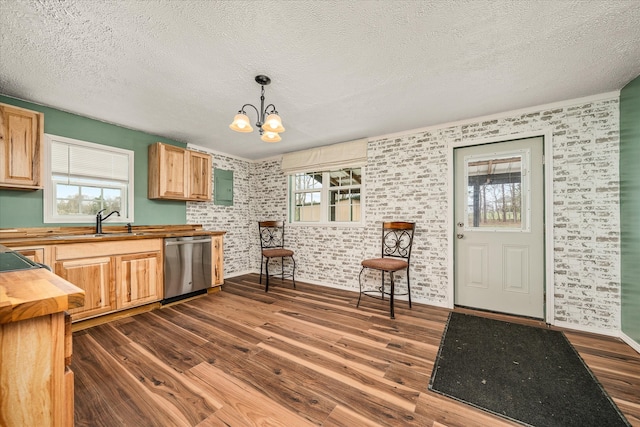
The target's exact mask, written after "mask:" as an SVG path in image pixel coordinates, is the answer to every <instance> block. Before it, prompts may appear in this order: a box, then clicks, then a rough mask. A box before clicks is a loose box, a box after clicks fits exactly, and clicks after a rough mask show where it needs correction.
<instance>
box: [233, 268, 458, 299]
mask: <svg viewBox="0 0 640 427" xmlns="http://www.w3.org/2000/svg"><path fill="white" fill-rule="evenodd" d="M250 273H255V274H260V271H259V270H247V271H243V272H239V273H231V274H229V275H228V276H225V277H229V278H232V277H236V276H241V275H243V274H250ZM296 280H299V281H301V282H304V283H309V284H310V285H317V286H324V287H325V288H332V289H340V290H342V291H349V292H353V293H354V294H356V295H357V294H358V291H357V290H356V289H354V288H348V287H346V286H339V285H335V284H331V283H326V282H321V281H318V280H312V279H307V278H304V277H299V276H298V275H296ZM398 300H400V301H409V299H408V297H407V296H406V295H405V296H399V297H396V301H398ZM411 302H412V303H413V302H417V303H418V304H426V305H431V306H434V307H441V308H449V306H448V305H447V303H446V302H439V301H429V300H426V299H424V298H417V299H416V298H412V299H411Z"/></svg>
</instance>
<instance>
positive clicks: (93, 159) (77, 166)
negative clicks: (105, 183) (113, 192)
mask: <svg viewBox="0 0 640 427" xmlns="http://www.w3.org/2000/svg"><path fill="white" fill-rule="evenodd" d="M51 160H52V161H51V171H52V172H53V173H54V174H56V175H67V176H76V177H92V178H102V179H109V180H117V181H125V182H126V181H128V180H129V156H128V155H127V154H121V153H114V152H113V151H108V150H101V149H99V148H95V147H91V148H89V147H83V146H78V145H71V144H68V143H65V142H60V141H51Z"/></svg>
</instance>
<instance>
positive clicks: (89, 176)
mask: <svg viewBox="0 0 640 427" xmlns="http://www.w3.org/2000/svg"><path fill="white" fill-rule="evenodd" d="M46 140H47V153H48V155H47V157H46V158H47V162H46V166H47V174H46V178H47V180H46V183H45V197H44V200H45V202H44V222H45V223H92V222H95V218H96V214H97V213H98V212H99V211H100V210H102V209H106V210H107V213H108V212H111V211H114V210H115V211H118V212H119V213H120V217H119V218H118V221H117V222H133V155H134V153H133V151H131V150H125V149H121V148H116V147H111V146H107V145H101V144H94V143H91V142H86V141H79V140H75V139H71V138H65V137H60V136H55V135H47V138H46Z"/></svg>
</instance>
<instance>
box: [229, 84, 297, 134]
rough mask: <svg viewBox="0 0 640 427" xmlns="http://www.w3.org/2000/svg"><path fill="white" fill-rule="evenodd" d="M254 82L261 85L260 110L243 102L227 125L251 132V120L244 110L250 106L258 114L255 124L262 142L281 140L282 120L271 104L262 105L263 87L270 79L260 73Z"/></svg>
mask: <svg viewBox="0 0 640 427" xmlns="http://www.w3.org/2000/svg"><path fill="white" fill-rule="evenodd" d="M256 82H257V83H258V84H259V85H260V86H261V93H260V110H258V109H257V108H256V107H255V106H254V105H253V104H244V105H243V106H242V108H241V109H240V110H239V111H238V114H236V115H235V117H234V118H233V122H232V123H231V124H230V125H229V128H230V129H231V130H234V131H236V132H243V133H246V132H253V128H252V127H251V122H250V121H249V117H248V116H247V113H246V111H245V108H246V107H251V108H253V109H254V110H256V114H257V115H258V121H257V122H256V126H257V127H258V129H260V135H261V137H260V139H261V140H263V141H264V142H278V141H281V140H282V138H281V137H280V135H279V134H280V133H282V132H284V130H285V129H284V127H283V126H282V120H281V119H280V116H279V115H278V111H277V110H276V107H275V105H273V104H269V105H267V106H266V108H265V106H264V87H265V86H266V85H268V84H269V83H271V79H270V78H269V77H267V76H265V75H262V74H260V75H257V76H256Z"/></svg>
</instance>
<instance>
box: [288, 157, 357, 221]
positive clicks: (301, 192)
mask: <svg viewBox="0 0 640 427" xmlns="http://www.w3.org/2000/svg"><path fill="white" fill-rule="evenodd" d="M362 172H363V168H361V167H356V168H344V169H339V170H333V171H323V172H300V173H295V174H292V175H289V189H290V193H289V218H290V221H291V222H292V223H351V224H353V223H357V224H359V223H361V221H362V210H363V200H362V183H363V173H362Z"/></svg>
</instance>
